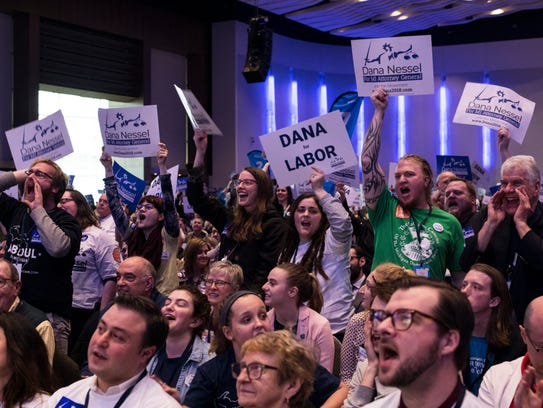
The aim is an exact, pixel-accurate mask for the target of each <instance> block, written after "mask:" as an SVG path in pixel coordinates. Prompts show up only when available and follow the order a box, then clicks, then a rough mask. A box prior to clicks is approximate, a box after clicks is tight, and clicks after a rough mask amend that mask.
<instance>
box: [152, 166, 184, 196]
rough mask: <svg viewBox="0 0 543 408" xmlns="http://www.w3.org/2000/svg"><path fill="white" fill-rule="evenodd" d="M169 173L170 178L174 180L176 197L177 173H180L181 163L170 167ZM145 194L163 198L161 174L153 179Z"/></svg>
mask: <svg viewBox="0 0 543 408" xmlns="http://www.w3.org/2000/svg"><path fill="white" fill-rule="evenodd" d="M168 173H170V180H171V181H172V188H173V192H174V198H175V187H174V186H177V175H178V174H179V164H177V165H175V166H173V167H172V168H169V169H168ZM145 195H150V196H156V197H161V198H162V187H161V186H160V176H156V177H155V178H154V179H153V181H151V184H150V185H149V189H148V190H147V193H146V194H145Z"/></svg>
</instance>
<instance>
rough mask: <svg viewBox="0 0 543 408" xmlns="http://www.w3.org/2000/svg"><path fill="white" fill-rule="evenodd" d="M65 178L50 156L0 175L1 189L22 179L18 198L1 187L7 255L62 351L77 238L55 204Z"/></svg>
mask: <svg viewBox="0 0 543 408" xmlns="http://www.w3.org/2000/svg"><path fill="white" fill-rule="evenodd" d="M67 182H68V178H67V177H66V175H65V174H64V172H63V171H62V169H61V168H60V167H59V166H58V165H57V164H56V163H55V162H54V161H52V160H49V159H44V158H40V159H36V160H35V161H34V162H33V163H32V164H31V166H30V167H29V168H28V169H27V170H16V171H13V172H8V173H3V174H2V175H1V176H0V192H2V191H4V190H6V189H7V188H9V187H11V186H13V185H15V184H23V183H24V187H23V197H22V199H21V201H18V200H16V199H15V198H12V197H9V196H8V195H7V194H5V193H3V192H2V193H0V222H1V223H2V224H4V225H5V227H6V229H7V232H8V234H7V245H6V255H5V257H6V259H7V260H8V261H10V262H11V263H12V264H13V265H14V266H15V268H16V269H17V271H18V272H19V275H20V276H21V282H22V289H21V294H20V297H21V299H23V300H25V301H26V302H28V303H30V304H31V305H32V306H34V307H36V308H38V309H40V310H41V311H42V312H44V313H45V314H46V315H47V318H48V319H49V320H50V321H51V325H52V326H53V330H54V332H55V342H56V349H57V350H58V351H59V352H61V353H64V354H66V352H67V350H68V336H69V334H70V311H71V308H72V292H73V289H72V268H73V265H74V259H75V256H76V255H77V253H78V251H79V245H80V243H81V227H80V226H79V223H78V222H77V220H76V219H75V218H74V217H72V216H71V215H70V214H68V213H67V212H66V211H64V210H63V209H61V208H58V207H57V204H58V203H59V201H60V199H61V197H62V195H63V194H64V191H65V190H66V185H67Z"/></svg>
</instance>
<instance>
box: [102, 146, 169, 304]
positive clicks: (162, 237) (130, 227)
mask: <svg viewBox="0 0 543 408" xmlns="http://www.w3.org/2000/svg"><path fill="white" fill-rule="evenodd" d="M158 147H159V149H158V152H157V162H158V168H159V171H160V176H159V178H160V187H161V190H162V198H161V197H156V196H151V195H146V196H143V197H142V198H141V199H140V200H139V202H138V205H137V207H136V209H137V211H136V215H135V222H134V224H131V223H130V217H129V216H127V215H126V213H125V212H124V211H123V208H122V205H121V199H120V197H119V192H118V190H117V183H116V181H115V177H114V175H113V160H112V158H111V156H110V155H109V154H108V153H106V152H105V151H103V152H102V156H101V157H100V162H101V163H102V165H103V166H104V168H105V172H106V178H105V179H104V182H105V185H106V195H107V201H108V203H109V208H110V209H111V214H112V215H113V219H114V220H115V226H116V227H117V230H118V231H119V233H120V234H121V236H122V237H123V239H124V240H125V241H126V244H127V250H128V256H134V255H137V256H142V257H144V258H145V259H147V260H148V261H149V262H151V263H152V264H153V266H154V267H155V269H156V270H157V280H156V282H155V286H156V288H157V290H158V291H159V292H163V293H169V292H171V291H172V290H173V289H175V288H176V287H177V286H179V278H178V276H177V264H176V261H177V248H178V241H179V221H178V214H177V210H176V208H175V201H174V197H173V189H172V182H171V179H170V174H169V173H168V168H167V166H166V159H167V158H168V149H167V147H166V144H164V143H159V145H158Z"/></svg>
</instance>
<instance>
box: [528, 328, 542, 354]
mask: <svg viewBox="0 0 543 408" xmlns="http://www.w3.org/2000/svg"><path fill="white" fill-rule="evenodd" d="M524 331H525V332H526V337H527V338H528V341H529V342H530V344H531V345H532V347H533V348H534V350H535V352H536V353H539V352H540V351H541V350H543V346H536V345H535V343H534V342H533V341H532V338H531V337H530V334H529V333H528V330H527V329H526V328H524Z"/></svg>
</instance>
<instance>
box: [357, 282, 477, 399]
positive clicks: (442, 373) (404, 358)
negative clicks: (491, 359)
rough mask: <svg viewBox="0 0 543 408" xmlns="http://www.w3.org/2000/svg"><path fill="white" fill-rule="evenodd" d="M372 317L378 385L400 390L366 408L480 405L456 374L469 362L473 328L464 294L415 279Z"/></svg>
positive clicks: (438, 284) (442, 285)
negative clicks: (377, 357)
mask: <svg viewBox="0 0 543 408" xmlns="http://www.w3.org/2000/svg"><path fill="white" fill-rule="evenodd" d="M372 317H373V321H372V324H373V330H374V333H375V334H376V335H377V336H379V337H380V340H379V345H378V348H377V352H378V356H379V370H378V375H379V381H380V382H381V383H382V384H384V385H388V386H393V387H397V388H399V390H398V391H395V392H392V393H391V394H388V395H387V396H385V397H383V398H381V399H378V400H375V401H374V402H373V403H371V404H369V405H367V406H368V407H372V408H374V407H407V408H413V407H416V408H437V407H453V406H454V407H455V408H459V407H479V406H482V404H480V403H479V402H478V401H477V399H476V397H475V396H474V395H473V394H471V393H470V392H468V391H466V389H465V388H464V386H463V385H462V382H461V381H460V377H459V375H458V372H459V371H460V370H461V369H462V368H463V366H464V365H465V362H466V361H467V356H468V353H469V339H470V336H471V332H472V330H473V325H474V320H473V312H472V311H471V307H470V304H469V302H468V300H467V298H466V297H465V296H464V295H463V294H462V293H460V291H458V290H457V289H455V288H453V287H452V286H450V285H448V284H446V283H444V282H437V281H434V280H431V279H424V278H420V277H412V278H409V279H408V280H407V281H406V282H405V283H404V284H403V285H402V286H401V287H400V288H399V289H397V290H396V292H394V294H393V295H392V297H391V298H390V301H389V302H388V304H387V305H386V307H385V309H384V310H376V311H373V312H372Z"/></svg>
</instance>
